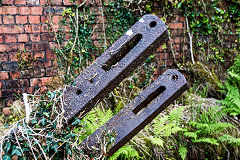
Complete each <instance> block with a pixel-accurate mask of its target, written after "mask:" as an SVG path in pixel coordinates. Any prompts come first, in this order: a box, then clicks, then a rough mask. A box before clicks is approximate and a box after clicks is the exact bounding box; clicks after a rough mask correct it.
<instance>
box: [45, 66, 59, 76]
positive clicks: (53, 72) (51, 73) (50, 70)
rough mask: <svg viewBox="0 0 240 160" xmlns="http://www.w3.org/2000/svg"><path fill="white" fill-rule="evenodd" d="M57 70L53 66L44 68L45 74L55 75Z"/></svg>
mask: <svg viewBox="0 0 240 160" xmlns="http://www.w3.org/2000/svg"><path fill="white" fill-rule="evenodd" d="M56 75H57V70H56V69H53V68H47V69H46V76H56Z"/></svg>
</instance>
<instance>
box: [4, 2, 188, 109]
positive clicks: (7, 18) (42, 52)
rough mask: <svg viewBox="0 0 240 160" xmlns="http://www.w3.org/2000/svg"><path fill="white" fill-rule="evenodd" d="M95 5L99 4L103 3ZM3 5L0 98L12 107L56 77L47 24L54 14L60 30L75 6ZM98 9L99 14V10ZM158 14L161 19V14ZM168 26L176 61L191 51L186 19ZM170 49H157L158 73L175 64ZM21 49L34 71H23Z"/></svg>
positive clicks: (27, 3)
mask: <svg viewBox="0 0 240 160" xmlns="http://www.w3.org/2000/svg"><path fill="white" fill-rule="evenodd" d="M95 3H98V4H99V1H97V2H95ZM2 4H3V6H1V7H0V97H1V98H4V99H5V100H6V103H7V105H8V104H9V103H10V102H11V101H9V100H11V99H12V98H13V97H14V95H15V94H17V93H20V95H21V94H22V93H23V92H27V93H33V92H34V90H35V89H37V88H40V89H41V90H44V89H45V88H46V84H47V83H48V82H49V81H50V79H51V77H52V76H53V75H54V74H56V73H55V72H54V71H55V70H54V69H53V67H54V66H55V65H56V61H55V58H56V57H55V55H54V53H53V51H52V50H51V48H52V47H53V46H54V45H55V44H54V40H53V37H52V34H51V32H52V30H51V26H50V25H49V24H48V23H47V21H48V19H49V15H51V16H52V21H53V23H54V27H56V28H57V27H58V25H57V23H58V21H59V19H61V15H62V11H63V9H64V8H66V7H68V6H69V5H72V3H70V2H69V0H50V1H49V3H48V4H47V2H46V0H3V3H2ZM95 10H96V11H98V8H97V9H96V8H95ZM98 12H99V11H98ZM99 14H101V13H99ZM158 15H159V16H160V17H161V13H158ZM48 22H49V21H48ZM99 22H100V21H99ZM168 25H169V29H170V32H171V34H172V37H173V39H172V43H173V49H174V51H175V52H176V58H181V56H182V55H183V54H184V53H185V52H186V50H187V49H188V47H187V44H186V43H185V39H184V36H183V35H184V30H183V28H184V19H183V18H182V17H180V16H178V14H176V16H175V18H174V19H172V20H170V21H169V23H168ZM99 28H101V24H100V27H99ZM96 31H98V32H97V33H94V35H96V34H99V32H101V30H99V29H96ZM96 42H97V41H96ZM170 48H171V47H170V46H169V45H168V44H167V48H166V49H162V48H161V47H160V48H159V49H158V50H157V53H156V55H157V58H159V59H161V60H160V61H158V64H157V66H158V69H157V71H156V74H159V73H162V72H163V71H164V70H165V68H166V67H171V66H172V65H173V62H174V61H173V56H172V53H171V49H170ZM19 50H21V51H23V50H25V54H29V55H31V56H32V57H34V59H35V60H36V61H34V63H33V64H32V65H31V66H30V69H25V70H20V69H19V66H18V63H17V58H16V55H17V54H18V53H19ZM36 86H38V87H36Z"/></svg>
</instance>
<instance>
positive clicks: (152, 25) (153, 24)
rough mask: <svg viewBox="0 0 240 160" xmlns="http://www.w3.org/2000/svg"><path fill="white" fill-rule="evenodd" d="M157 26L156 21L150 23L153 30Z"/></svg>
mask: <svg viewBox="0 0 240 160" xmlns="http://www.w3.org/2000/svg"><path fill="white" fill-rule="evenodd" d="M156 25H157V22H156V21H152V22H150V23H149V26H150V27H151V28H153V27H155V26H156Z"/></svg>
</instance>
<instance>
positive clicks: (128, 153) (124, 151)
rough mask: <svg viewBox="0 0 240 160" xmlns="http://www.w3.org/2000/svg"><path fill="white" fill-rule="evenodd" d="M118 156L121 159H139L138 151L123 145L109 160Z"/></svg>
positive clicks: (114, 159)
mask: <svg viewBox="0 0 240 160" xmlns="http://www.w3.org/2000/svg"><path fill="white" fill-rule="evenodd" d="M118 158H120V159H121V160H125V159H141V157H140V156H139V154H138V152H137V151H136V150H135V149H133V148H132V147H131V146H123V147H122V148H120V149H119V150H118V151H117V152H115V153H114V154H113V155H112V156H111V157H110V158H109V160H116V159H118Z"/></svg>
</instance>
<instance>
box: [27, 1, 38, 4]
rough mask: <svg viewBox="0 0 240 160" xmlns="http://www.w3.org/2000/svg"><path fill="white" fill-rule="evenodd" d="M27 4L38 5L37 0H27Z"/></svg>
mask: <svg viewBox="0 0 240 160" xmlns="http://www.w3.org/2000/svg"><path fill="white" fill-rule="evenodd" d="M27 5H39V0H28V1H27Z"/></svg>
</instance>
